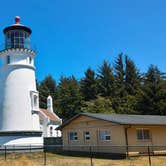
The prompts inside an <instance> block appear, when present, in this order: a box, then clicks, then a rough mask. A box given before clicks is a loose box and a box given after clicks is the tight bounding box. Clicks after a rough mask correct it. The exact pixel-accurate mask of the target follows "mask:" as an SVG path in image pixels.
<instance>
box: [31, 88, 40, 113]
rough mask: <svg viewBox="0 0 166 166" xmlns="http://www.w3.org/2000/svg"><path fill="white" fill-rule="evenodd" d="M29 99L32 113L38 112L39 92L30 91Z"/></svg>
mask: <svg viewBox="0 0 166 166" xmlns="http://www.w3.org/2000/svg"><path fill="white" fill-rule="evenodd" d="M30 97H31V109H32V111H39V92H37V91H30Z"/></svg>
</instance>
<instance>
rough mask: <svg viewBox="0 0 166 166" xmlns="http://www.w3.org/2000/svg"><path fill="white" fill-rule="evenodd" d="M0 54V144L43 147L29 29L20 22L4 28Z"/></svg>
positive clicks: (34, 53) (18, 19)
mask: <svg viewBox="0 0 166 166" xmlns="http://www.w3.org/2000/svg"><path fill="white" fill-rule="evenodd" d="M3 32H4V35H5V48H4V49H3V50H1V51H0V59H1V62H2V65H1V68H0V145H21V144H24V145H25V144H28V145H29V144H42V143H43V138H42V132H41V131H40V123H39V94H38V91H37V89H36V79H35V66H34V58H35V55H36V52H35V50H33V49H32V48H31V43H30V35H31V33H32V31H31V29H30V28H29V27H27V26H24V25H22V24H21V23H20V17H18V16H16V17H15V23H14V24H13V25H11V26H8V27H6V28H4V30H3Z"/></svg>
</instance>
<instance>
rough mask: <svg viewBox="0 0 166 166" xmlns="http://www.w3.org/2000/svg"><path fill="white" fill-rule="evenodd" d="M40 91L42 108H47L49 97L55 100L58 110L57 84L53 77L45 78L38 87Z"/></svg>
mask: <svg viewBox="0 0 166 166" xmlns="http://www.w3.org/2000/svg"><path fill="white" fill-rule="evenodd" d="M38 90H39V102H40V107H41V108H47V97H48V96H49V95H51V96H52V98H53V104H54V108H56V98H57V94H56V93H57V90H56V82H55V80H54V79H53V78H52V76H51V75H48V76H47V77H45V79H44V80H43V81H42V82H41V83H40V85H38Z"/></svg>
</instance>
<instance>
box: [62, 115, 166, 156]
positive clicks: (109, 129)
mask: <svg viewBox="0 0 166 166" xmlns="http://www.w3.org/2000/svg"><path fill="white" fill-rule="evenodd" d="M60 128H61V130H62V139H63V146H64V148H66V149H67V150H79V151H86V150H88V149H87V148H88V147H90V146H91V147H92V148H93V150H94V151H96V152H111V153H129V152H131V151H132V152H145V151H147V146H153V149H152V148H151V150H153V151H157V150H163V149H164V148H165V149H164V150H166V147H164V146H166V116H155V115H127V114H92V113H80V114H78V115H76V116H74V117H73V118H71V119H69V120H68V121H66V122H65V123H63V124H62V125H61V126H60ZM145 146H146V147H145ZM155 146H156V147H155Z"/></svg>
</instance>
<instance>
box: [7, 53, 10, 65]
mask: <svg viewBox="0 0 166 166" xmlns="http://www.w3.org/2000/svg"><path fill="white" fill-rule="evenodd" d="M6 61H7V64H10V56H9V55H8V56H7V59H6Z"/></svg>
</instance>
